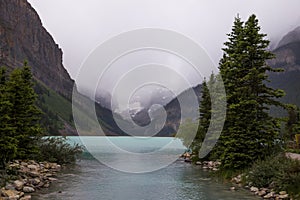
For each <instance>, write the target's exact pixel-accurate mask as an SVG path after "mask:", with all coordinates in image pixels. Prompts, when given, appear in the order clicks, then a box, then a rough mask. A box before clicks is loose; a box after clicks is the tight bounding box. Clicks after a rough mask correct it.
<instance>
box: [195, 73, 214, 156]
mask: <svg viewBox="0 0 300 200" xmlns="http://www.w3.org/2000/svg"><path fill="white" fill-rule="evenodd" d="M214 82H215V76H214V74H212V75H211V77H210V79H209V81H208V82H206V80H205V79H204V81H203V83H202V91H201V102H200V108H199V112H200V118H199V128H198V132H197V135H196V137H195V139H194V141H193V143H192V144H191V147H190V148H191V149H192V151H193V153H194V154H195V155H197V158H198V154H199V150H200V148H201V145H202V142H203V140H204V138H205V135H206V133H207V131H208V127H209V125H210V119H211V98H210V91H209V88H212V86H213V83H214Z"/></svg>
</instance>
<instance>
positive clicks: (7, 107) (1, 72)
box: [0, 67, 17, 168]
mask: <svg viewBox="0 0 300 200" xmlns="http://www.w3.org/2000/svg"><path fill="white" fill-rule="evenodd" d="M6 78H7V77H6V69H5V68H4V67H2V68H0V152H1V154H0V160H1V163H0V164H1V168H4V167H5V163H7V162H8V161H9V160H10V159H11V158H14V157H15V156H16V152H17V140H16V139H15V138H14V134H15V128H14V127H13V126H12V122H11V118H10V115H9V112H10V111H11V109H12V104H11V103H10V101H9V99H8V93H7V88H6Z"/></svg>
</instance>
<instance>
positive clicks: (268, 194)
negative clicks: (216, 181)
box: [231, 174, 290, 200]
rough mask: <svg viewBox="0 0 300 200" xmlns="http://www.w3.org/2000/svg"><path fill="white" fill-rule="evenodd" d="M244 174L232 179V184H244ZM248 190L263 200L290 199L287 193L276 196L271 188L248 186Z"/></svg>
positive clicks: (283, 192)
mask: <svg viewBox="0 0 300 200" xmlns="http://www.w3.org/2000/svg"><path fill="white" fill-rule="evenodd" d="M242 176H243V175H242V174H241V175H238V176H236V177H234V178H232V180H231V182H232V183H234V184H239V185H240V184H242ZM245 188H246V189H249V190H250V191H251V192H252V193H254V194H255V195H258V196H260V197H262V198H263V199H274V200H280V199H290V198H289V195H288V194H287V192H286V191H281V192H279V193H278V194H276V193H275V192H274V191H273V190H272V189H270V188H258V187H255V186H251V184H250V185H246V186H245Z"/></svg>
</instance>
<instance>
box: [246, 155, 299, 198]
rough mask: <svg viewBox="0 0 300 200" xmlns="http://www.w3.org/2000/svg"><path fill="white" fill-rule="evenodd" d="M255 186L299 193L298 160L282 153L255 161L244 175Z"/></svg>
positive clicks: (294, 193)
mask: <svg viewBox="0 0 300 200" xmlns="http://www.w3.org/2000/svg"><path fill="white" fill-rule="evenodd" d="M245 177H247V178H246V181H247V182H251V183H252V184H253V185H254V186H256V187H271V188H273V189H275V190H276V191H283V190H284V191H287V192H288V193H289V194H293V195H297V194H300V184H299V183H300V161H298V160H292V159H290V158H287V157H286V156H284V155H277V156H272V157H268V158H267V159H265V160H258V161H256V162H255V163H254V164H253V166H252V167H251V168H250V170H249V172H247V175H246V176H245Z"/></svg>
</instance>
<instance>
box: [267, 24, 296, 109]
mask: <svg viewBox="0 0 300 200" xmlns="http://www.w3.org/2000/svg"><path fill="white" fill-rule="evenodd" d="M273 53H274V54H275V55H276V58H275V59H273V60H271V61H269V63H268V64H269V65H270V66H272V67H274V68H282V69H283V70H284V72H280V73H272V74H270V80H271V82H270V86H271V87H274V88H280V89H283V90H284V91H285V92H286V96H284V97H283V98H282V99H281V101H282V102H284V103H291V104H296V105H297V106H299V107H300V27H298V28H296V29H295V30H293V31H291V32H289V33H288V34H287V35H285V36H284V37H283V38H282V40H281V41H280V42H279V45H278V46H277V48H276V49H274V50H273Z"/></svg>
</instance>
